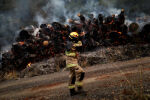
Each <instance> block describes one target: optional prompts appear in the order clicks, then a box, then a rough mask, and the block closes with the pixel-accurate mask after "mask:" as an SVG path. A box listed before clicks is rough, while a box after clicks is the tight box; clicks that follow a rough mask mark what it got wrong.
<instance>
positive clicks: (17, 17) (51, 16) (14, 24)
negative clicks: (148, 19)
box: [0, 0, 150, 51]
mask: <svg viewBox="0 0 150 100" xmlns="http://www.w3.org/2000/svg"><path fill="white" fill-rule="evenodd" d="M149 2H150V1H149V0H0V41H1V42H0V51H1V50H5V49H7V47H9V45H11V44H12V42H13V41H14V38H15V36H16V35H17V33H18V31H19V29H20V28H21V27H26V26H30V25H35V26H39V25H40V24H42V23H51V22H53V21H57V22H61V23H64V24H66V23H67V20H68V19H69V18H73V19H77V17H76V15H77V13H82V14H84V15H85V16H86V17H88V15H89V14H91V13H92V14H94V15H95V17H96V16H97V14H99V13H102V14H104V16H108V15H111V14H118V13H119V12H120V9H121V8H125V10H126V14H127V15H128V18H129V19H132V18H134V19H135V17H139V16H145V15H149V14H150V12H149V8H150V6H149Z"/></svg>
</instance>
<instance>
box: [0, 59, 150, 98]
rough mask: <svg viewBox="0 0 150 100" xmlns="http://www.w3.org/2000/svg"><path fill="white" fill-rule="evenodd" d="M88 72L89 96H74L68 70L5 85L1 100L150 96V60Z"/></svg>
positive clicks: (0, 86)
mask: <svg viewBox="0 0 150 100" xmlns="http://www.w3.org/2000/svg"><path fill="white" fill-rule="evenodd" d="M85 71H86V77H85V80H84V84H85V85H84V89H85V90H86V91H87V95H83V94H79V95H77V96H74V97H70V95H69V91H68V88H67V81H68V71H64V72H58V73H54V74H50V75H43V76H36V77H32V78H23V79H19V80H8V81H5V82H1V83H0V100H101V99H104V100H107V99H108V100H110V99H114V98H115V99H116V98H121V97H123V98H125V97H129V98H130V96H131V95H134V96H138V93H140V94H142V95H149V94H150V57H145V58H140V59H135V60H129V61H124V62H115V63H109V64H98V65H95V66H90V67H87V68H86V69H85ZM139 90H140V91H139ZM145 97H146V96H145Z"/></svg>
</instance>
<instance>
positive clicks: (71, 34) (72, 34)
mask: <svg viewBox="0 0 150 100" xmlns="http://www.w3.org/2000/svg"><path fill="white" fill-rule="evenodd" d="M69 37H70V39H73V38H78V37H79V34H78V33H77V32H71V33H70V35H69Z"/></svg>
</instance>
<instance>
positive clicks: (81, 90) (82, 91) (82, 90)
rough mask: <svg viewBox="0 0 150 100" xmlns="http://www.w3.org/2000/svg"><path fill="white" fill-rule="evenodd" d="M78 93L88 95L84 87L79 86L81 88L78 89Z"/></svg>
mask: <svg viewBox="0 0 150 100" xmlns="http://www.w3.org/2000/svg"><path fill="white" fill-rule="evenodd" d="M78 93H80V94H84V95H86V94H87V91H84V89H83V87H82V86H79V87H78Z"/></svg>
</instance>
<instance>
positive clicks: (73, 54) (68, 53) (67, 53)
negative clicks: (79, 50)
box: [65, 51, 76, 57]
mask: <svg viewBox="0 0 150 100" xmlns="http://www.w3.org/2000/svg"><path fill="white" fill-rule="evenodd" d="M65 54H66V56H72V57H75V56H76V53H74V52H72V53H71V52H68V51H66V52H65Z"/></svg>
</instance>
